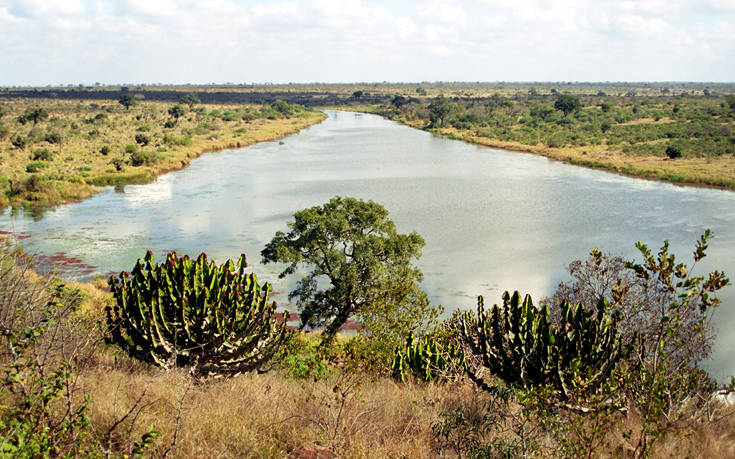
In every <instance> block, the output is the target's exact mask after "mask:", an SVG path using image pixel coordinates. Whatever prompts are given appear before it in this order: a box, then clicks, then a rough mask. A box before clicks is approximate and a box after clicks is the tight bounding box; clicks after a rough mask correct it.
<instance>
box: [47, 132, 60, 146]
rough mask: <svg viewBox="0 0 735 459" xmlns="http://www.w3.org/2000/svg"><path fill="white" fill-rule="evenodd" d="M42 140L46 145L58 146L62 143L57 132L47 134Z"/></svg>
mask: <svg viewBox="0 0 735 459" xmlns="http://www.w3.org/2000/svg"><path fill="white" fill-rule="evenodd" d="M44 140H45V141H46V142H48V143H55V144H60V143H61V142H63V141H64V138H63V137H62V135H61V134H59V133H58V132H49V133H48V134H46V137H44Z"/></svg>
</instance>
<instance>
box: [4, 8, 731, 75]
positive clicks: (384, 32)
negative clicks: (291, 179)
mask: <svg viewBox="0 0 735 459" xmlns="http://www.w3.org/2000/svg"><path fill="white" fill-rule="evenodd" d="M0 69H2V70H0V85H3V86H7V85H47V84H79V83H83V84H92V83H95V82H100V83H105V84H114V83H209V82H216V83H224V82H234V83H251V82H255V83H262V82H275V83H282V82H315V81H319V82H356V81H439V80H442V81H735V0H702V1H683V0H640V1H613V0H556V1H539V0H454V1H446V0H424V1H400V0H395V1H367V0H365V1H359V0H316V1H296V0H291V1H280V0H276V1H267V2H266V1H244V0H240V1H238V0H213V1H195V0H118V1H113V0H0Z"/></svg>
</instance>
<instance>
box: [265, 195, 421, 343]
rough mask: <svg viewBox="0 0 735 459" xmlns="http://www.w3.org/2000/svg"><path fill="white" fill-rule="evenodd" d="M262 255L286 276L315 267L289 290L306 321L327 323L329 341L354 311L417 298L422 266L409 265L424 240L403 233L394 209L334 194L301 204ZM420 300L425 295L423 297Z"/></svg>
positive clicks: (309, 323)
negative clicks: (324, 199)
mask: <svg viewBox="0 0 735 459" xmlns="http://www.w3.org/2000/svg"><path fill="white" fill-rule="evenodd" d="M288 227H289V232H288V233H284V232H282V231H278V232H277V233H276V234H275V236H274V237H273V239H272V240H271V241H270V242H269V243H268V244H267V245H266V247H265V249H263V251H262V252H261V255H262V256H263V263H266V264H267V263H272V262H280V263H288V266H286V268H285V269H284V270H283V271H282V272H281V274H280V277H281V278H283V277H285V276H287V275H290V274H293V273H295V272H296V269H297V267H299V266H300V265H302V266H306V267H308V268H310V270H309V271H308V272H307V274H306V275H304V276H303V277H302V278H301V280H299V281H298V283H297V286H296V288H295V289H294V290H293V291H292V292H291V293H290V294H289V298H290V299H292V300H293V299H295V300H296V305H297V307H298V309H299V311H300V313H301V326H302V328H303V327H305V326H310V327H319V326H326V330H325V331H324V339H323V341H322V344H323V345H325V344H328V343H330V342H331V340H332V339H333V338H334V336H335V335H336V333H337V331H338V330H339V328H340V327H341V326H342V325H343V324H344V323H345V322H346V321H347V319H349V318H350V317H351V316H352V315H353V314H356V313H361V312H366V313H368V314H371V313H372V312H371V309H372V308H373V307H375V305H379V304H380V302H381V301H386V299H390V301H391V302H392V303H394V304H401V303H403V302H404V301H410V300H411V296H414V295H416V293H417V291H419V290H418V286H417V284H418V282H419V281H421V279H422V277H423V276H422V274H421V271H419V269H418V268H416V267H415V266H413V265H412V264H411V262H412V260H413V259H414V258H418V257H420V256H421V247H423V245H424V240H423V238H421V236H419V235H418V234H417V233H416V232H412V233H410V234H399V233H397V232H396V227H395V224H394V223H393V222H392V221H391V220H390V219H389V218H388V211H387V210H386V209H385V208H384V207H383V206H381V205H380V204H377V203H375V202H373V201H362V200H359V199H355V198H342V197H340V196H336V197H334V198H332V199H331V200H330V201H329V202H328V203H326V204H324V205H322V206H315V207H311V208H308V209H303V210H300V211H298V212H296V213H295V214H294V220H293V221H291V222H289V223H288ZM418 296H419V297H421V296H422V295H421V294H418Z"/></svg>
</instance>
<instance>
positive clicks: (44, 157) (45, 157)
mask: <svg viewBox="0 0 735 459" xmlns="http://www.w3.org/2000/svg"><path fill="white" fill-rule="evenodd" d="M52 159H53V154H52V153H51V152H50V151H48V148H42V149H40V150H36V151H35V152H33V160H34V161H39V160H40V161H51V160H52Z"/></svg>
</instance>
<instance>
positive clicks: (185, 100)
mask: <svg viewBox="0 0 735 459" xmlns="http://www.w3.org/2000/svg"><path fill="white" fill-rule="evenodd" d="M179 103H181V104H186V105H188V106H189V110H191V109H192V108H194V105H196V104H201V103H202V101H201V100H200V99H199V96H197V95H196V94H194V93H189V94H185V95H183V96H181V98H180V99H179Z"/></svg>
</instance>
